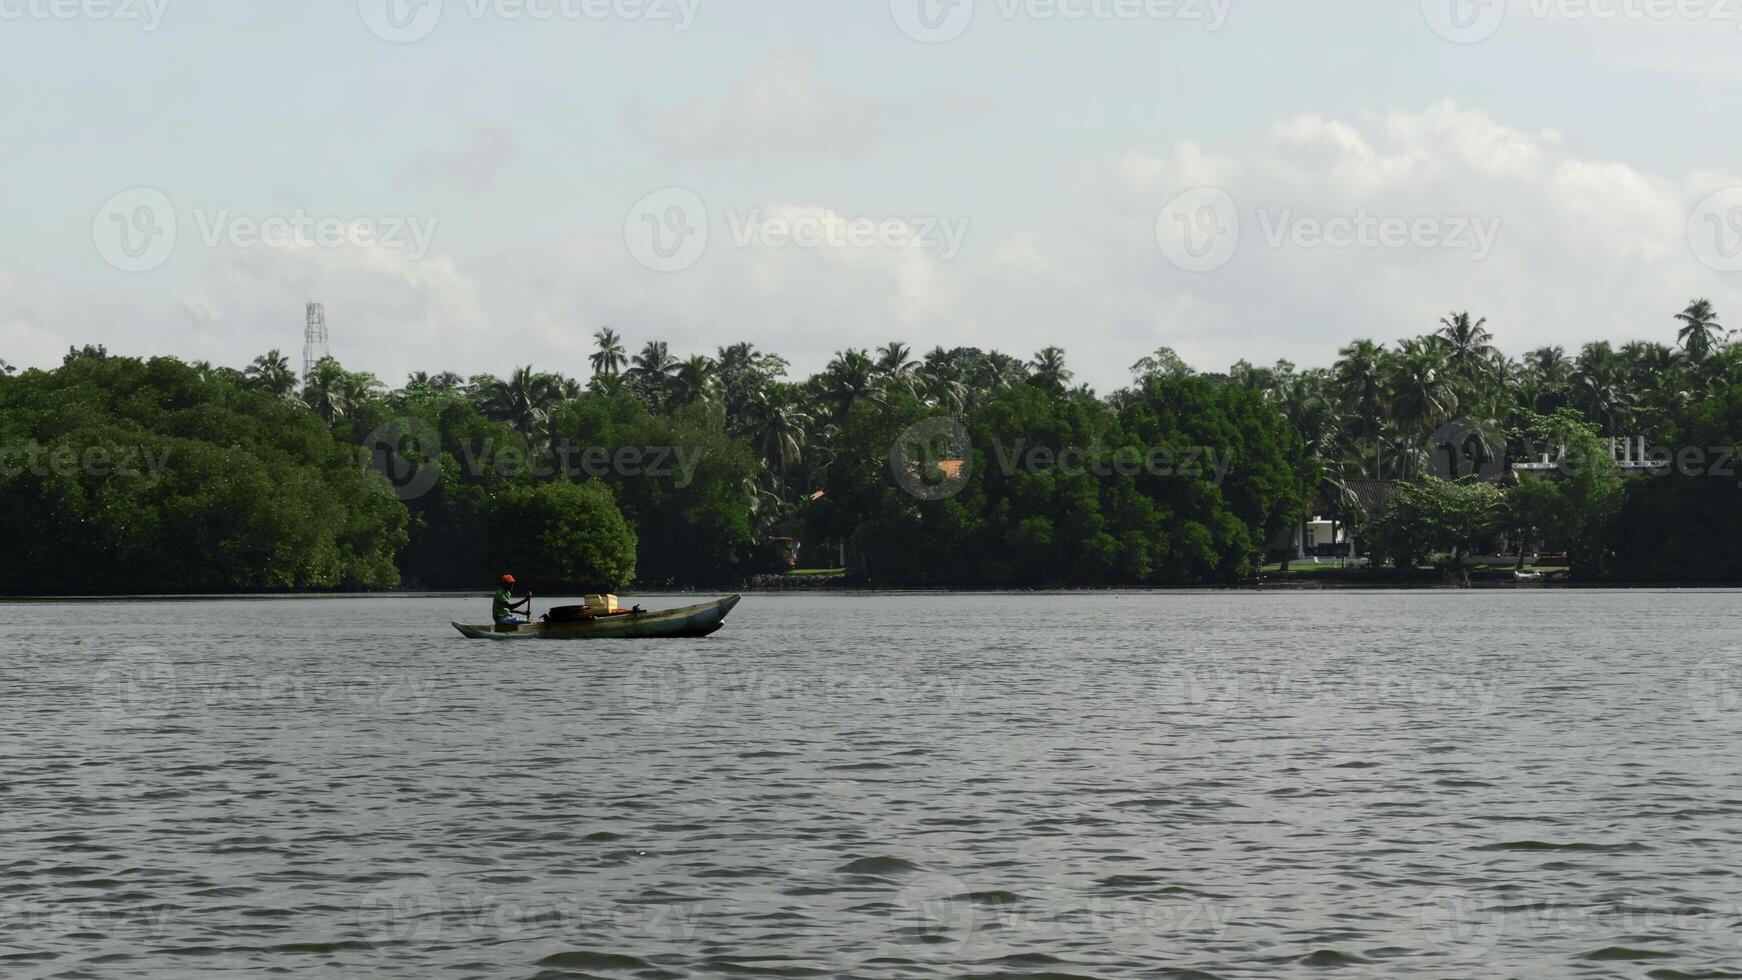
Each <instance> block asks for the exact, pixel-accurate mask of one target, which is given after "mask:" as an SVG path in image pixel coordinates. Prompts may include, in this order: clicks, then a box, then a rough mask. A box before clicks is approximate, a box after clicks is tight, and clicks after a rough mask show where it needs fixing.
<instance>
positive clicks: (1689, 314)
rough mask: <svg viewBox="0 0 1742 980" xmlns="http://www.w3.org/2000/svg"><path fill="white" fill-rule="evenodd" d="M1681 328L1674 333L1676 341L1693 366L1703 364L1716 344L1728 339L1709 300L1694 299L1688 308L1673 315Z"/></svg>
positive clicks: (1728, 333) (1727, 332) (1726, 332)
mask: <svg viewBox="0 0 1742 980" xmlns="http://www.w3.org/2000/svg"><path fill="white" fill-rule="evenodd" d="M1675 318H1676V320H1678V321H1679V322H1680V323H1681V325H1682V327H1681V329H1680V330H1678V331H1677V332H1676V340H1677V341H1679V342H1680V343H1681V345H1682V350H1685V351H1687V352H1688V360H1690V361H1693V362H1694V364H1695V365H1699V364H1702V363H1704V362H1705V360H1706V358H1708V357H1710V356H1711V355H1712V352H1713V351H1714V350H1716V349H1717V347H1718V344H1719V343H1720V342H1722V341H1723V340H1724V339H1725V338H1727V337H1729V335H1730V331H1728V330H1725V329H1724V328H1723V326H1722V325H1720V324H1719V323H1718V311H1717V310H1715V309H1713V308H1712V301H1711V300H1709V299H1696V300H1694V301H1693V302H1692V303H1689V304H1688V308H1687V309H1685V310H1683V311H1681V312H1680V313H1677V314H1676V315H1675Z"/></svg>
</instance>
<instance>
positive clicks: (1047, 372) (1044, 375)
mask: <svg viewBox="0 0 1742 980" xmlns="http://www.w3.org/2000/svg"><path fill="white" fill-rule="evenodd" d="M1029 366H1030V367H1032V368H1033V369H1034V378H1035V380H1037V381H1039V382H1041V383H1042V384H1043V385H1045V386H1047V387H1049V388H1054V389H1056V390H1059V391H1063V390H1064V387H1065V385H1066V384H1069V383H1070V380H1071V378H1072V377H1074V375H1073V374H1072V373H1071V372H1070V371H1069V370H1068V369H1066V368H1065V352H1064V349H1063V348H1061V347H1043V348H1041V349H1040V350H1039V351H1037V352H1035V355H1034V360H1033V361H1031V362H1029Z"/></svg>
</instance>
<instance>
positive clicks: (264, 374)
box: [243, 348, 298, 398]
mask: <svg viewBox="0 0 1742 980" xmlns="http://www.w3.org/2000/svg"><path fill="white" fill-rule="evenodd" d="M243 376H244V377H246V378H247V379H248V387H250V388H253V389H255V390H256V391H264V392H266V393H267V394H269V395H272V396H274V397H277V398H294V397H295V395H296V387H297V381H298V379H297V376H296V371H295V370H294V369H292V368H291V366H290V358H288V357H285V356H284V355H283V354H282V353H280V352H279V351H278V349H277V348H273V349H272V350H269V351H267V352H266V353H264V354H262V355H260V356H259V357H256V358H255V359H254V363H252V364H250V365H248V369H247V370H246V371H244V372H243Z"/></svg>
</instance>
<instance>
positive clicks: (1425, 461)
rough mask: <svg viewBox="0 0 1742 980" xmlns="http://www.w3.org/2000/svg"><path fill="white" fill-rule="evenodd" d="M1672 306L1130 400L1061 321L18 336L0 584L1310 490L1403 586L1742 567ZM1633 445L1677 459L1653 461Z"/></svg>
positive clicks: (847, 533)
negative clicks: (704, 346)
mask: <svg viewBox="0 0 1742 980" xmlns="http://www.w3.org/2000/svg"><path fill="white" fill-rule="evenodd" d="M1661 332H1662V334H1663V337H1664V339H1663V341H1662V342H1647V341H1639V342H1633V343H1628V344H1624V345H1622V346H1620V347H1613V346H1612V345H1611V344H1609V343H1606V342H1594V343H1590V344H1587V345H1585V346H1584V347H1583V349H1582V350H1580V351H1578V352H1577V353H1576V354H1570V355H1569V354H1568V353H1567V352H1566V351H1565V350H1563V349H1562V348H1559V347H1545V348H1541V349H1538V350H1533V351H1530V352H1528V353H1526V354H1524V355H1523V356H1522V357H1519V358H1512V357H1508V356H1505V355H1503V354H1502V353H1501V352H1500V351H1499V350H1498V349H1497V348H1496V347H1495V346H1494V338H1493V336H1492V334H1491V333H1490V331H1489V330H1488V328H1487V324H1486V321H1483V320H1480V319H1478V318H1475V317H1472V316H1470V315H1469V314H1466V313H1458V314H1453V315H1450V316H1448V317H1446V318H1445V319H1444V320H1443V321H1441V322H1440V323H1439V324H1438V325H1437V327H1435V328H1434V329H1433V330H1431V331H1430V332H1428V333H1425V334H1423V335H1420V336H1416V337H1411V338H1407V339H1404V340H1402V341H1400V342H1398V343H1397V344H1395V345H1392V346H1387V345H1384V344H1381V343H1379V342H1376V341H1372V340H1361V341H1357V342H1355V343H1352V344H1350V345H1348V346H1347V347H1344V348H1343V349H1342V350H1340V351H1339V352H1337V355H1336V358H1335V360H1334V363H1333V364H1332V365H1331V366H1330V367H1328V368H1315V369H1308V370H1300V369H1297V368H1296V367H1295V366H1294V365H1291V364H1289V363H1287V362H1279V363H1277V364H1275V365H1272V366H1269V367H1259V366H1254V365H1252V364H1249V363H1247V362H1244V361H1242V362H1241V363H1239V364H1236V365H1234V366H1233V367H1232V368H1231V369H1229V370H1228V371H1227V372H1226V373H1218V374H1204V373H1199V372H1197V371H1195V370H1193V369H1192V368H1191V367H1190V366H1188V365H1187V364H1185V363H1184V362H1183V361H1182V360H1181V359H1180V358H1179V357H1177V356H1176V355H1175V354H1174V353H1173V352H1172V351H1170V350H1167V349H1165V348H1164V349H1162V350H1159V351H1156V352H1155V353H1153V354H1151V355H1149V356H1146V357H1144V358H1142V359H1141V360H1139V361H1138V362H1137V363H1136V364H1135V365H1133V366H1132V369H1131V370H1132V381H1131V383H1130V384H1129V385H1128V386H1127V387H1124V388H1121V389H1120V390H1118V391H1114V392H1112V393H1110V394H1107V395H1105V396H1101V395H1097V394H1096V393H1095V392H1094V391H1091V390H1089V389H1088V388H1087V387H1086V386H1081V385H1076V384H1074V383H1073V373H1072V371H1071V370H1070V368H1069V367H1068V366H1067V361H1066V357H1065V352H1064V351H1063V350H1061V349H1060V348H1057V347H1049V348H1046V349H1045V350H1042V351H1039V352H1038V353H1036V354H1035V355H1034V356H1033V357H1032V358H1030V359H1022V358H1017V357H1013V356H1010V355H1007V354H1003V353H1000V352H997V351H982V350H979V349H975V348H956V349H953V350H946V349H943V348H938V349H935V350H932V351H931V352H930V353H927V354H925V355H923V356H917V355H915V354H914V353H913V352H912V351H911V350H910V348H909V347H908V346H907V345H905V344H901V343H891V344H888V345H886V346H884V347H882V348H879V349H876V350H859V349H849V350H844V351H842V352H840V353H839V354H838V355H837V356H836V357H835V358H834V360H833V361H831V362H830V363H829V364H828V366H827V367H826V368H825V369H824V370H823V371H821V372H820V373H818V374H816V375H814V376H812V377H809V378H804V379H798V378H793V377H790V376H789V370H788V364H787V362H786V361H784V360H783V359H782V358H780V357H779V356H777V355H775V354H771V353H767V352H763V351H759V350H757V349H756V348H755V347H753V346H752V345H749V344H735V345H732V346H729V347H723V348H720V349H719V350H717V351H716V352H715V353H714V354H713V355H711V356H710V355H704V354H696V355H692V356H689V357H687V358H682V359H680V358H679V357H678V356H676V355H675V354H673V353H672V352H671V351H670V349H669V348H668V346H667V345H666V344H664V343H661V342H658V341H650V342H647V343H646V344H645V345H644V346H642V347H641V348H640V349H639V350H637V351H636V352H635V353H633V354H631V353H630V349H629V348H628V347H626V346H625V343H624V341H623V339H622V338H621V337H620V336H619V335H618V334H617V333H616V332H615V331H613V330H610V329H606V330H602V331H600V332H599V333H598V334H596V335H595V338H594V339H595V348H596V350H595V353H593V355H592V357H591V358H590V363H588V364H586V365H584V366H582V365H576V366H575V368H576V371H575V373H576V374H578V375H581V376H584V377H585V378H586V380H585V381H582V380H579V379H577V378H576V377H572V376H570V375H568V374H565V373H563V372H561V371H555V370H552V371H540V370H537V369H536V368H534V367H526V368H521V369H519V370H517V371H515V372H514V373H513V374H512V376H510V377H506V378H501V377H493V376H489V375H477V376H472V377H461V376H459V375H457V374H451V373H444V374H436V375H430V374H423V373H420V374H416V375H414V376H412V377H411V378H409V379H407V381H406V382H405V384H404V385H403V386H402V387H399V388H390V387H389V386H387V385H386V384H383V383H382V382H381V381H380V380H379V379H377V378H375V377H374V376H372V375H370V374H367V373H361V372H353V371H349V370H346V369H345V368H344V367H343V366H342V365H341V364H340V363H339V362H337V361H335V360H331V359H328V360H325V361H322V362H321V363H320V364H319V365H318V366H317V367H316V368H315V369H314V370H313V371H312V372H311V373H310V374H309V376H308V377H306V378H305V377H302V376H300V375H299V373H298V372H297V371H295V370H294V369H293V368H292V367H291V365H290V362H289V360H288V359H287V358H286V357H285V356H283V355H282V354H280V353H279V352H278V351H271V352H268V353H266V354H264V355H262V356H260V357H259V358H257V359H255V360H254V362H253V363H252V364H249V365H247V366H245V367H243V368H240V369H238V368H228V367H215V366H213V365H210V364H205V363H194V364H188V363H184V362H182V361H179V360H176V359H174V358H168V357H158V358H152V359H150V360H139V359H135V358H128V357H119V356H112V355H110V354H109V353H108V352H107V351H105V350H103V349H102V348H98V347H87V348H84V349H76V350H73V351H70V352H69V353H68V355H67V357H66V359H65V361H64V363H63V364H62V365H61V366H60V367H59V368H57V369H55V370H46V371H45V370H27V371H22V372H20V371H17V370H15V369H13V368H11V367H10V366H8V365H6V364H5V362H3V361H0V515H3V516H0V540H3V541H4V546H5V550H6V555H7V559H8V560H7V561H6V562H4V563H0V592H7V593H11V594H33V593H34V594H42V593H86V594H91V593H114V592H120V593H142V592H192V591H201V592H205V591H211V592H227V591H245V590H293V589H308V590H325V589H364V590H373V589H391V588H402V587H415V588H444V589H445V588H477V587H480V585H481V583H487V582H488V581H490V580H492V579H493V578H494V577H495V575H496V574H499V572H500V571H501V570H506V569H513V570H515V572H516V574H517V575H519V576H520V577H521V579H522V581H524V582H526V583H528V584H529V585H531V586H533V587H534V588H542V589H545V590H548V591H552V592H554V591H557V590H561V589H589V590H597V589H621V588H626V587H629V586H630V585H632V584H633V585H638V586H640V587H642V588H655V587H667V586H679V587H681V586H713V585H719V586H726V585H736V584H739V583H743V582H746V581H748V580H751V579H753V578H755V577H757V576H762V575H771V574H782V573H785V572H786V571H788V569H789V568H790V567H791V566H792V564H793V563H794V561H795V560H796V561H797V563H798V564H801V565H806V566H839V565H845V566H846V568H847V569H848V572H849V574H850V576H851V578H853V579H855V580H859V581H864V582H867V583H870V584H875V585H885V586H958V587H1016V588H1038V587H1058V586H1115V585H1124V586H1165V585H1186V584H1224V583H1237V582H1241V581H1247V580H1250V579H1251V578H1252V577H1253V576H1254V575H1255V574H1256V573H1257V572H1258V571H1259V569H1260V568H1261V566H1262V564H1263V563H1264V562H1265V561H1266V558H1267V555H1269V557H1271V558H1273V559H1286V558H1287V557H1289V555H1290V554H1291V553H1292V548H1290V547H1288V540H1289V536H1290V534H1291V532H1293V530H1294V529H1295V528H1296V527H1297V525H1299V524H1300V522H1302V521H1303V520H1304V519H1305V518H1306V517H1308V516H1310V515H1311V514H1319V515H1325V516H1329V517H1331V518H1333V519H1335V520H1337V521H1338V522H1340V523H1341V524H1342V525H1344V526H1348V527H1352V528H1355V529H1356V530H1357V531H1358V532H1359V538H1358V541H1359V548H1360V551H1361V553H1362V554H1364V555H1366V556H1367V557H1369V558H1371V560H1372V563H1373V565H1374V566H1375V570H1374V571H1375V574H1380V573H1389V574H1394V575H1397V574H1401V575H1406V576H1407V575H1415V574H1433V572H1432V570H1433V569H1434V568H1436V567H1438V568H1439V569H1440V570H1441V571H1444V570H1445V569H1447V568H1456V567H1461V565H1460V563H1459V562H1460V558H1461V556H1463V555H1467V554H1472V553H1492V552H1493V551H1494V550H1495V549H1498V548H1500V547H1503V546H1505V545H1506V544H1507V543H1508V542H1510V543H1511V546H1512V547H1514V548H1517V547H1518V546H1519V545H1520V544H1529V545H1534V546H1538V547H1544V548H1552V549H1557V550H1559V551H1564V552H1565V553H1566V554H1567V556H1568V561H1569V563H1570V564H1571V566H1572V569H1573V571H1574V573H1575V574H1576V575H1578V576H1580V577H1583V578H1588V579H1602V578H1610V579H1627V580H1635V581H1648V580H1649V581H1680V580H1710V581H1718V580H1722V581H1738V580H1742V558H1739V557H1738V555H1742V549H1737V548H1736V547H1734V546H1733V542H1736V541H1737V540H1738V533H1739V532H1742V526H1739V524H1742V521H1739V518H1738V516H1737V515H1738V513H1739V512H1742V509H1739V508H1738V507H1737V506H1736V505H1737V504H1738V503H1739V502H1742V489H1739V479H1742V477H1738V475H1737V474H1736V473H1734V472H1731V470H1732V467H1733V465H1734V461H1733V460H1732V459H1731V456H1732V455H1733V451H1732V449H1731V448H1730V447H1734V446H1736V445H1737V444H1738V443H1742V345H1734V346H1733V345H1731V344H1730V343H1729V342H1728V340H1729V334H1728V331H1727V330H1725V329H1724V328H1723V327H1722V326H1721V325H1720V322H1719V316H1718V314H1717V313H1716V312H1715V311H1714V310H1713V309H1712V306H1711V304H1710V303H1708V302H1705V301H1703V300H1702V301H1696V302H1694V303H1692V304H1690V305H1689V306H1688V307H1687V308H1686V309H1685V310H1683V311H1682V312H1681V313H1679V314H1677V315H1675V317H1674V319H1673V320H1672V319H1670V318H1668V317H1666V318H1665V324H1664V328H1663V330H1662V331H1661ZM940 421H941V422H942V424H941V425H940V424H938V423H939V422H940ZM1614 437H1633V438H1634V439H1635V441H1636V442H1637V441H1638V440H1643V441H1644V447H1642V450H1643V449H1645V448H1648V449H1649V451H1650V453H1651V454H1652V455H1653V457H1654V458H1656V459H1659V460H1662V461H1666V462H1665V464H1664V465H1660V466H1659V467H1657V468H1656V469H1655V470H1652V471H1650V475H1643V476H1636V477H1632V478H1625V479H1624V478H1623V469H1622V467H1620V466H1618V465H1617V463H1616V456H1617V453H1616V452H1615V450H1614V449H1613V447H1612V445H1611V444H1610V443H1609V441H1608V440H1609V439H1612V438H1614ZM1629 452H1630V453H1631V450H1630V451H1629ZM1537 461H1550V462H1552V464H1553V465H1551V466H1544V467H1539V468H1538V470H1537V471H1536V473H1537V475H1529V474H1525V475H1519V476H1514V474H1513V470H1512V466H1511V464H1512V463H1514V462H1537ZM1636 469H1637V468H1636ZM1375 481H1384V484H1383V485H1384V486H1386V487H1389V488H1390V492H1388V493H1386V494H1383V495H1380V496H1379V497H1378V498H1375V496H1374V495H1373V494H1372V493H1371V492H1367V493H1362V492H1359V489H1360V488H1361V487H1362V486H1366V487H1368V488H1369V490H1370V488H1371V486H1372V485H1374V483H1375Z"/></svg>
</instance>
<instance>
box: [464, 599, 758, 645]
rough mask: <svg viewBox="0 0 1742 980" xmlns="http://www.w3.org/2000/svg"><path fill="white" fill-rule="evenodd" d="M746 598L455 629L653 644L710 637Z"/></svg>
mask: <svg viewBox="0 0 1742 980" xmlns="http://www.w3.org/2000/svg"><path fill="white" fill-rule="evenodd" d="M742 598H743V596H736V595H734V596H727V597H726V598H724V599H716V600H714V601H713V602H704V603H702V604H701V605H699V606H685V607H684V608H682V609H664V610H659V611H657V612H645V611H642V610H640V609H639V608H638V609H637V610H635V611H632V612H626V613H618V614H614V615H608V616H595V617H592V618H590V619H577V620H573V621H571V622H562V623H558V622H543V623H528V624H527V625H525V626H493V625H490V624H488V623H486V624H484V625H482V626H467V625H465V624H463V623H455V624H454V629H457V630H459V631H460V633H461V634H462V635H463V636H465V637H466V639H468V640H652V639H672V638H677V637H686V636H687V637H698V636H709V635H711V634H713V633H717V632H719V630H720V628H721V627H723V626H725V625H726V614H727V613H729V612H731V611H732V607H734V606H736V605H737V604H738V602H739V600H741V599H742Z"/></svg>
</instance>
